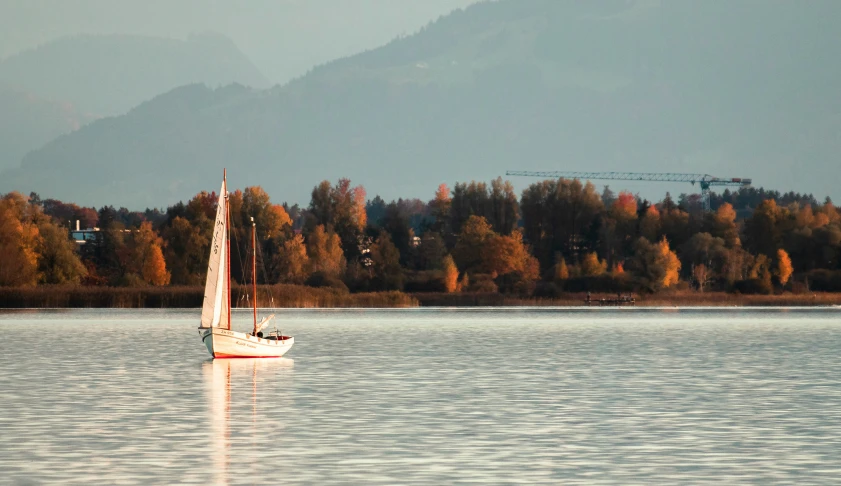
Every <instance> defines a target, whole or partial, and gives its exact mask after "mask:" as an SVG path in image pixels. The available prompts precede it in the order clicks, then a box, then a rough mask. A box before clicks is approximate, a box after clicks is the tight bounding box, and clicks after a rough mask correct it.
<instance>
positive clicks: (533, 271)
mask: <svg viewBox="0 0 841 486" xmlns="http://www.w3.org/2000/svg"><path fill="white" fill-rule="evenodd" d="M465 228H467V225H465ZM460 241H461V240H460ZM479 254H480V257H481V260H482V261H481V264H480V265H479V268H481V270H482V271H483V272H485V273H489V274H491V275H493V276H494V277H496V276H498V275H506V274H510V273H519V274H521V275H522V276H523V277H524V278H526V279H528V280H535V279H537V277H538V276H539V267H538V264H537V261H536V259H535V258H534V257H533V256H531V254H530V253H529V251H528V248H527V247H526V245H524V244H523V235H522V233H520V232H519V231H514V232H513V233H511V234H510V235H497V234H493V235H492V236H490V238H488V240H487V241H486V243H485V244H484V245H483V246H482V247H481V248H480V251H479Z"/></svg>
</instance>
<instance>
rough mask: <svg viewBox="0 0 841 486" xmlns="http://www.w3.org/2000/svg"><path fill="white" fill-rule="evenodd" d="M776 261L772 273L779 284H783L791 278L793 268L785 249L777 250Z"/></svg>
mask: <svg viewBox="0 0 841 486" xmlns="http://www.w3.org/2000/svg"><path fill="white" fill-rule="evenodd" d="M776 263H777V264H776V268H775V269H774V275H775V276H776V277H777V279H778V280H779V281H780V285H782V286H785V284H786V283H788V280H789V278H791V274H792V272H793V269H792V266H791V258H789V256H788V253H786V251H785V250H783V249H782V248H780V249H779V250H777V262H776Z"/></svg>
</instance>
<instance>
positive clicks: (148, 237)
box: [129, 221, 172, 286]
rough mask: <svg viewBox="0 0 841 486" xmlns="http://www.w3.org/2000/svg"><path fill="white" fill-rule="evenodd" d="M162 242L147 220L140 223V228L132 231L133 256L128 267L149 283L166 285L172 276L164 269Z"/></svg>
mask: <svg viewBox="0 0 841 486" xmlns="http://www.w3.org/2000/svg"><path fill="white" fill-rule="evenodd" d="M162 244H163V241H162V240H161V238H160V237H159V236H158V234H157V233H156V232H155V230H153V229H152V223H150V222H148V221H145V222H143V223H141V224H140V229H138V230H137V232H136V233H134V248H133V252H132V254H133V258H132V262H131V263H130V265H129V267H130V268H131V269H132V270H133V271H134V272H135V273H137V274H138V275H139V276H140V278H141V279H142V280H143V281H144V282H146V283H148V284H150V285H156V286H161V285H168V284H169V281H170V278H171V277H172V276H171V274H170V273H169V271H167V269H166V261H165V260H164V254H163V251H162V249H161V245H162Z"/></svg>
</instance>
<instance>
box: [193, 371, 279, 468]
mask: <svg viewBox="0 0 841 486" xmlns="http://www.w3.org/2000/svg"><path fill="white" fill-rule="evenodd" d="M294 364H295V361H294V360H291V359H287V358H282V359H271V360H263V359H233V360H231V359H221V360H220V359H215V360H212V361H207V362H205V363H204V365H203V367H202V374H203V375H204V382H205V387H206V390H207V394H208V396H209V398H210V400H208V402H209V403H210V410H209V412H210V429H211V431H210V432H211V434H212V435H211V447H212V456H211V457H213V459H212V466H213V474H214V480H213V483H214V484H228V475H229V470H230V467H231V462H232V460H231V445H232V444H231V424H232V423H233V421H232V420H231V415H232V413H231V412H232V408H233V402H234V400H233V398H234V390H237V391H238V392H239V393H237V394H236V396H237V398H240V399H241V398H242V397H243V396H247V394H248V392H246V391H245V390H250V392H251V393H250V395H251V400H250V401H251V423H252V424H256V423H257V422H258V420H257V419H258V407H257V406H258V403H257V397H258V393H257V389H258V385H259V384H260V383H261V382H264V381H266V380H267V379H270V378H276V377H277V376H278V371H279V370H281V369H289V370H290V371H291V368H292V367H293V366H294ZM249 375H250V376H251V383H250V386H249V383H248V380H247V378H246V377H247V376H249ZM233 384H235V386H232V385H233ZM272 405H273V406H276V405H277V404H276V403H274V402H273V403H272ZM238 408H240V413H239V414H237V421H238V422H240V423H241V421H242V419H243V418H244V417H243V415H244V414H243V413H242V410H241V407H238ZM252 433H254V431H252Z"/></svg>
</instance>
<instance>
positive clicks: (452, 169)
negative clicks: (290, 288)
mask: <svg viewBox="0 0 841 486" xmlns="http://www.w3.org/2000/svg"><path fill="white" fill-rule="evenodd" d="M837 18H841V2H836V1H834V0H815V1H811V2H790V1H787V0H734V1H729V2H696V1H692V0H670V1H664V2H659V1H656V0H636V1H634V0H592V1H587V2H578V1H572V0H502V1H498V2H491V3H483V4H479V5H475V6H473V7H470V8H468V9H466V10H464V11H457V12H454V13H453V14H451V15H449V16H447V17H444V18H442V19H440V20H438V21H437V22H435V23H433V24H430V25H429V26H427V27H426V28H425V29H423V31H421V32H419V33H418V34H416V35H413V36H410V37H405V38H401V39H398V40H395V41H394V42H392V43H390V44H388V45H386V46H383V47H382V48H379V49H375V50H372V51H369V52H365V53H362V54H360V55H357V56H353V57H350V58H347V59H342V60H339V61H336V62H333V63H329V64H327V65H324V66H321V67H318V68H316V69H314V70H313V71H312V72H310V73H309V74H308V75H306V76H304V77H302V78H300V79H297V80H295V81H293V82H291V83H289V84H288V85H286V86H282V87H275V88H272V89H268V90H262V91H261V90H252V89H248V88H244V87H242V86H237V85H232V86H228V87H225V88H222V89H215V90H214V89H210V88H207V87H205V86H201V85H191V86H185V87H182V88H178V89H176V90H173V91H171V92H169V93H167V94H165V95H162V96H160V97H158V98H155V99H154V100H151V101H149V102H147V103H144V104H142V105H140V106H138V107H137V108H136V109H134V110H132V111H131V112H129V113H128V114H127V115H125V116H122V117H117V118H112V119H104V120H99V121H97V122H94V123H92V124H90V125H88V126H86V127H84V128H82V129H81V130H78V131H77V132H74V133H73V134H70V135H67V136H64V137H61V138H59V139H57V140H55V141H54V142H52V143H50V144H49V145H47V146H45V147H44V148H43V149H41V150H38V151H36V152H33V153H31V154H29V155H28V156H27V157H25V158H24V160H23V164H22V167H21V168H20V169H17V170H15V171H9V172H6V173H4V174H2V175H1V176H0V191H3V190H9V189H11V188H14V189H19V190H22V191H30V190H36V191H38V192H39V193H41V194H43V195H49V196H51V197H59V198H62V199H72V200H74V201H77V202H79V203H82V204H96V205H101V204H117V205H126V206H130V207H138V208H142V207H144V206H147V205H154V206H163V205H165V204H168V203H171V202H173V201H175V200H178V199H183V198H187V197H189V196H190V195H192V194H193V193H195V192H197V191H198V190H202V189H214V188H215V187H216V186H217V185H218V183H219V181H218V179H219V176H220V173H221V169H222V167H223V166H227V167H228V168H229V169H230V171H229V172H230V178H231V184H232V185H234V186H236V187H242V186H245V185H249V184H261V185H263V187H265V188H266V189H267V190H268V191H269V193H270V194H271V195H272V196H273V198H274V199H276V200H284V199H285V200H290V201H297V202H304V203H305V202H306V201H307V200H308V199H309V191H310V189H311V188H312V186H313V185H315V184H316V183H317V182H318V181H319V180H322V179H331V180H335V179H336V178H338V177H341V176H347V177H350V178H351V179H352V180H353V181H354V183H363V184H364V185H365V186H366V187H368V189H369V192H371V193H380V194H382V195H383V196H384V197H386V198H391V197H398V196H403V197H416V196H417V197H431V196H432V192H433V191H434V188H435V187H436V186H437V184H438V183H440V182H443V181H448V182H453V181H456V180H470V179H482V180H487V179H490V178H492V177H496V176H498V175H501V174H504V172H505V170H506V169H518V168H534V169H547V170H548V169H558V170H562V169H565V170H623V171H663V172H708V173H712V174H715V175H720V176H734V177H752V178H753V179H754V181H755V183H757V184H761V185H764V186H766V187H773V188H778V189H782V190H789V189H791V190H795V191H799V192H813V193H815V194H816V195H818V196H819V197H820V196H822V195H824V194H830V195H832V196H835V197H839V196H841V191H839V189H838V186H837V180H838V176H837V164H838V154H839V153H841V136H839V135H841V97H839V96H838V94H837V93H838V91H837V86H838V79H839V78H840V77H841V65H839V64H838V62H837V60H836V57H837V55H836V53H837V52H839V51H841V30H839V29H837V28H836V26H835V25H834V19H837ZM529 182H531V181H529ZM684 190H687V191H688V190H690V188H689V187H686V188H685V189H684Z"/></svg>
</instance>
